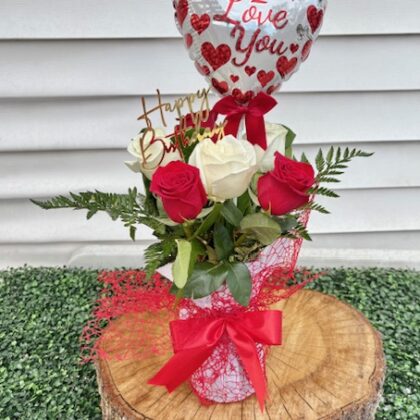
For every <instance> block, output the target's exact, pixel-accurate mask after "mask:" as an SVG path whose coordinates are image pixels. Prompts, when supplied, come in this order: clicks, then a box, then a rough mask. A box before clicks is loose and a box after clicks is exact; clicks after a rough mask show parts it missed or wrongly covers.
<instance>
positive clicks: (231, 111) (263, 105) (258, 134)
mask: <svg viewBox="0 0 420 420" xmlns="http://www.w3.org/2000/svg"><path fill="white" fill-rule="evenodd" d="M276 104H277V101H276V100H275V99H274V98H273V97H272V96H270V95H267V94H266V93H264V92H260V93H259V94H258V95H257V96H256V97H255V98H253V99H251V101H250V102H249V103H248V105H239V104H238V103H237V102H236V101H235V99H234V97H233V96H226V97H224V98H222V99H220V101H218V102H217V103H216V104H215V105H214V107H213V110H212V112H214V113H215V114H216V118H217V115H218V114H221V115H226V120H225V121H226V126H225V134H226V135H229V134H231V135H233V136H235V137H236V136H237V135H238V131H239V126H240V123H241V120H242V117H245V127H246V135H247V138H248V141H249V142H250V143H252V144H258V145H259V146H261V147H262V148H263V149H264V150H266V149H267V135H266V131H265V124H264V115H265V114H267V112H269V111H271V110H272V109H273V108H274V107H275V106H276Z"/></svg>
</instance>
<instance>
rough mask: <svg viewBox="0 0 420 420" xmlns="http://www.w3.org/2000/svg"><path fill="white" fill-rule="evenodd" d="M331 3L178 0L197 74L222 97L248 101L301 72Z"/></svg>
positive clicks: (317, 0)
mask: <svg viewBox="0 0 420 420" xmlns="http://www.w3.org/2000/svg"><path fill="white" fill-rule="evenodd" d="M326 6H327V0H175V1H174V7H175V18H176V22H177V26H178V29H179V31H180V32H181V34H182V36H183V37H184V40H185V46H186V48H187V49H188V51H189V54H190V57H191V59H192V60H193V61H194V62H195V65H196V68H197V69H198V71H199V72H200V73H201V74H202V75H203V76H205V77H206V79H207V80H208V82H209V83H210V85H211V86H212V87H213V88H214V89H215V90H216V91H217V92H218V93H219V94H221V95H222V96H227V95H232V96H233V97H234V98H235V99H236V101H237V102H239V103H247V102H248V101H249V100H251V99H252V98H253V97H254V96H256V95H257V94H258V93H259V92H262V91H264V92H267V93H268V94H272V93H273V92H274V91H275V90H277V89H279V88H280V86H281V84H282V83H283V82H285V81H286V80H288V79H289V78H290V77H291V76H292V74H294V73H296V72H297V71H298V69H299V67H300V65H301V63H302V62H304V61H305V60H306V59H307V58H308V56H309V54H310V52H311V48H312V46H313V43H314V42H315V40H316V39H317V38H318V35H319V31H320V29H321V26H322V22H323V18H324V13H325V9H326Z"/></svg>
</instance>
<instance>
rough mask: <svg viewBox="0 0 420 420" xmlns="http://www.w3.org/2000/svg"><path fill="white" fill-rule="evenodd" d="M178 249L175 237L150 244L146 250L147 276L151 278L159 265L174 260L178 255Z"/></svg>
mask: <svg viewBox="0 0 420 420" xmlns="http://www.w3.org/2000/svg"><path fill="white" fill-rule="evenodd" d="M176 250H177V247H176V242H175V240H174V239H165V240H162V241H159V242H155V243H153V244H151V245H149V246H148V247H147V248H146V250H145V251H144V258H145V262H146V266H145V271H146V274H147V277H148V278H150V277H151V276H152V275H153V274H154V273H155V272H156V270H157V269H158V268H159V267H162V266H163V265H165V264H167V263H169V262H171V261H173V260H174V259H175V256H176Z"/></svg>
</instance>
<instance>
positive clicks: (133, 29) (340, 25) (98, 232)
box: [0, 0, 420, 267]
mask: <svg viewBox="0 0 420 420" xmlns="http://www.w3.org/2000/svg"><path fill="white" fill-rule="evenodd" d="M171 3H172V1H171V0H119V1H115V0H60V1H58V0H37V1H34V0H0V20H1V24H0V267H5V266H9V265H19V264H24V263H30V264H67V263H71V264H76V265H77V264H86V263H87V261H88V260H89V258H91V259H92V261H99V260H100V259H99V260H98V257H97V255H96V256H95V253H97V254H98V255H101V256H102V257H103V258H108V259H109V260H110V261H112V258H111V257H110V256H112V254H113V253H114V254H115V255H118V253H123V254H124V255H125V257H126V258H125V259H124V257H119V258H117V259H116V261H118V262H121V263H130V262H131V263H132V265H137V264H141V250H142V249H143V246H144V244H146V243H148V242H149V241H150V240H151V239H152V236H151V234H150V231H149V230H148V229H140V232H139V241H138V242H137V244H131V242H130V241H129V239H128V235H127V232H126V231H125V229H124V228H123V227H122V226H121V225H120V224H118V223H113V222H111V221H110V219H109V218H108V217H107V216H105V215H101V216H98V217H95V218H94V219H92V220H91V221H89V222H88V221H86V220H85V217H84V213H83V212H71V211H55V212H54V211H53V212H45V211H42V210H40V209H38V208H36V207H34V206H33V205H32V204H31V203H30V201H29V199H30V198H36V199H43V198H48V197H50V196H52V195H56V194H65V193H67V192H68V191H70V190H71V191H83V190H87V189H95V188H97V189H101V190H105V191H116V192H123V191H125V190H126V189H127V188H128V187H130V186H135V185H139V177H138V176H137V175H135V174H133V173H131V172H129V171H128V170H127V169H126V168H125V166H124V164H123V161H124V160H126V159H129V158H130V157H129V155H128V154H127V153H126V151H125V148H126V146H127V143H128V141H129V139H130V138H131V137H132V136H133V135H134V134H135V133H136V132H137V131H138V130H139V129H140V128H141V126H140V125H139V123H138V122H137V121H136V118H137V116H138V115H139V114H140V101H139V98H140V96H147V97H148V100H149V101H150V102H151V103H152V101H153V98H152V96H153V94H154V93H155V89H156V88H160V90H161V92H162V94H163V95H164V99H167V100H171V99H174V98H175V97H177V96H181V95H184V94H186V93H189V92H191V91H195V90H197V89H199V88H202V87H205V82H204V79H203V78H202V77H201V76H200V75H199V74H198V73H197V72H196V70H195V68H194V66H193V64H192V62H191V61H190V60H189V58H188V55H187V52H186V51H185V50H184V47H183V44H182V39H181V38H180V36H179V34H178V33H177V31H176V27H175V24H174V21H173V12H172V4H171ZM419 16H420V2H419V1H418V0H399V1H398V2H397V1H395V0H369V1H368V2H366V1H365V0H354V1H349V0H331V1H330V2H329V9H328V12H327V15H326V21H325V25H324V28H323V31H322V36H321V37H320V39H319V41H318V43H317V45H316V46H315V47H314V50H313V53H312V55H311V58H310V59H309V60H308V62H307V63H305V64H304V65H303V66H302V68H301V70H300V71H299V73H298V74H297V75H295V76H294V77H293V78H292V80H291V81H290V82H288V83H286V84H285V85H284V89H283V90H282V92H281V93H279V94H277V96H276V98H277V100H278V102H279V105H278V107H277V108H276V109H275V110H274V111H273V112H272V113H271V114H270V115H269V116H268V119H269V120H270V121H273V122H282V123H284V124H286V125H288V126H290V127H292V128H293V129H294V130H295V131H296V133H297V134H298V137H297V141H296V146H297V149H298V151H299V152H300V151H305V152H306V153H308V154H309V155H313V154H314V153H315V151H316V149H317V148H318V147H320V146H322V147H325V148H327V147H329V145H331V144H337V145H349V146H354V147H362V148H364V149H366V150H369V151H373V152H375V156H374V157H372V158H370V159H367V160H365V159H361V160H358V161H356V162H355V163H354V165H352V167H351V169H350V170H349V172H348V174H346V176H345V177H344V178H343V182H342V184H340V185H339V186H338V188H337V191H338V192H339V194H340V195H341V196H342V198H341V199H340V200H336V201H335V200H329V201H328V202H326V203H325V204H326V205H327V206H328V208H329V209H330V210H331V211H332V215H329V216H322V215H314V216H313V217H312V219H311V225H310V227H311V231H312V232H313V233H314V234H313V237H314V241H313V243H310V244H306V245H305V248H304V252H303V256H304V257H305V255H306V256H307V260H305V258H304V261H309V262H311V263H317V264H318V265H322V262H323V261H324V262H325V263H334V262H335V263H337V264H340V263H345V262H346V259H347V258H349V259H351V255H350V254H352V255H353V256H354V255H356V256H357V255H358V252H360V256H358V257H357V258H359V259H362V256H363V255H362V254H363V253H365V254H366V253H368V254H369V253H372V255H375V258H374V260H375V261H376V262H378V263H381V261H382V255H385V256H384V257H383V259H384V260H386V259H387V258H389V255H396V257H395V258H394V259H393V260H392V261H394V262H396V263H398V262H399V261H400V260H401V261H405V262H407V261H414V260H415V258H417V257H416V255H418V254H416V252H419V253H420V164H419V160H420V19H419V18H418V17H419ZM169 122H170V123H171V121H169ZM349 250H351V251H349ZM358 250H359V251H358ZM317 252H318V253H317ZM346 252H348V254H346ZM383 252H384V253H385V254H382V253H383ZM136 255H139V257H138V259H137V257H136ZM90 256H91V257H90ZM95 258H96V260H95ZM355 258H356V257H355ZM357 258H356V259H357ZM98 264H99V265H101V264H102V261H100V262H99V263H98ZM416 264H420V261H417V262H416V263H414V264H411V265H416Z"/></svg>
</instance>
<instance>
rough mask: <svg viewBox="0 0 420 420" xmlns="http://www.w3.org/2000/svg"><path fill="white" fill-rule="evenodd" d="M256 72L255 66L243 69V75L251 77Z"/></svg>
mask: <svg viewBox="0 0 420 420" xmlns="http://www.w3.org/2000/svg"><path fill="white" fill-rule="evenodd" d="M256 71H257V68H256V67H255V66H246V67H245V73H246V74H247V75H248V76H252V75H253V74H254V73H255V72H256Z"/></svg>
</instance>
